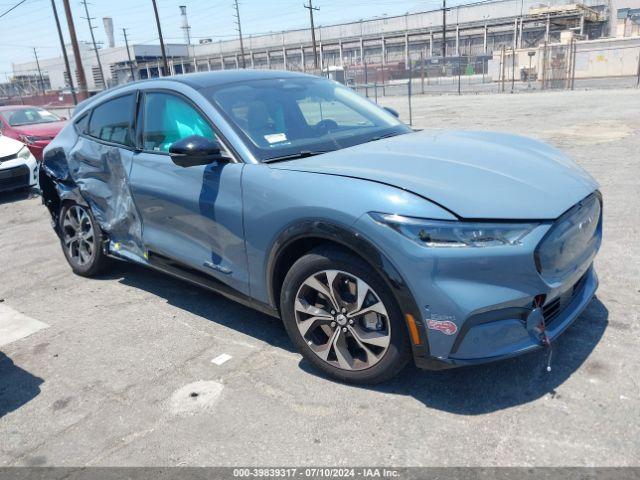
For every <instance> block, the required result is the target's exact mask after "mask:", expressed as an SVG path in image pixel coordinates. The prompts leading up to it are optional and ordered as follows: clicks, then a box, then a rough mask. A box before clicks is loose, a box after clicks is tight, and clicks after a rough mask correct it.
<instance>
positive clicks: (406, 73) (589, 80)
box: [0, 39, 640, 116]
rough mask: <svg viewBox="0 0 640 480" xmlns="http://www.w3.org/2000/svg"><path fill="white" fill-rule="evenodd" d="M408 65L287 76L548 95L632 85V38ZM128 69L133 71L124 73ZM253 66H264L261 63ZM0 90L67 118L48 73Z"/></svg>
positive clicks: (382, 88) (18, 78)
mask: <svg viewBox="0 0 640 480" xmlns="http://www.w3.org/2000/svg"><path fill="white" fill-rule="evenodd" d="M407 58H408V62H406V63H405V62H403V61H397V62H386V61H382V60H383V59H382V57H379V58H376V59H375V60H377V62H360V63H358V62H355V63H352V64H345V65H331V66H325V67H324V68H321V69H320V68H319V69H317V70H313V69H309V68H306V69H305V68H302V66H301V65H298V64H296V63H293V62H289V63H288V64H287V68H288V69H289V70H295V71H303V72H306V73H308V74H314V75H319V76H325V77H328V78H331V79H333V80H336V81H338V82H341V83H344V84H345V85H348V86H350V87H352V88H354V89H355V90H356V91H358V92H359V93H361V94H362V95H364V96H366V97H368V98H371V99H372V100H374V101H379V99H380V98H383V97H386V96H407V97H411V96H412V95H443V94H460V95H462V94H482V93H515V92H535V91H541V90H550V89H575V88H578V89H586V88H594V89H606V88H630V87H638V86H640V40H639V41H637V42H635V43H634V42H629V41H628V39H627V40H622V39H609V40H606V41H602V40H598V41H591V42H576V41H569V42H566V43H556V44H549V45H547V44H544V43H543V44H540V45H538V46H535V47H532V48H528V49H513V48H506V47H502V48H501V49H500V50H497V51H494V52H493V53H492V54H491V55H487V54H478V55H459V56H454V57H447V58H444V59H443V58H442V57H427V56H426V55H425V52H424V51H423V52H419V54H416V52H412V54H410V55H409V56H408V57H407ZM132 67H133V68H132ZM221 68H222V66H221V65H216V64H215V63H212V62H211V61H202V60H198V61H197V62H196V61H194V60H193V59H191V60H184V61H177V62H171V68H170V73H171V74H173V75H182V74H186V73H191V72H194V71H196V69H197V70H198V71H210V70H219V69H221ZM260 68H268V66H266V65H262V66H260ZM132 71H135V78H136V80H137V79H144V78H155V77H160V76H163V75H164V73H165V72H163V69H162V68H161V64H160V62H158V61H154V62H148V63H142V62H141V63H138V64H134V65H129V64H123V65H118V66H115V67H112V69H111V73H112V77H111V79H110V81H109V86H115V85H119V84H125V83H129V82H131V81H132V79H133V77H132V75H131V72H132ZM6 78H7V81H6V82H4V83H2V84H0V104H3V103H4V104H21V103H22V104H35V105H41V106H44V107H46V108H49V109H51V110H55V111H58V112H63V115H64V116H68V115H69V108H70V107H71V106H72V105H73V103H72V101H71V95H70V92H69V91H68V90H67V91H64V92H61V91H51V90H50V89H49V87H50V82H49V76H48V72H47V71H46V70H43V71H42V72H26V73H22V74H20V75H14V76H13V77H10V76H9V75H6Z"/></svg>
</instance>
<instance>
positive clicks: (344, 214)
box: [40, 70, 602, 383]
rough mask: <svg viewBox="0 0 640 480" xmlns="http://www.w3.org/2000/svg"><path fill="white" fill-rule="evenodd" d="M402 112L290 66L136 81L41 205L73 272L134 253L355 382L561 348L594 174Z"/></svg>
mask: <svg viewBox="0 0 640 480" xmlns="http://www.w3.org/2000/svg"><path fill="white" fill-rule="evenodd" d="M396 116H397V115H396V114H395V112H393V111H392V110H390V109H383V108H380V107H378V106H376V105H375V104H373V103H371V102H369V101H368V100H366V99H364V98H362V97H360V96H359V95H357V94H356V93H354V92H353V91H351V90H350V89H348V88H346V87H344V86H342V85H339V84H337V83H335V82H331V81H328V80H325V79H321V78H317V77H311V76H307V75H303V74H298V73H291V72H276V71H261V72H259V71H250V70H246V71H221V72H212V73H201V74H200V73H199V74H193V75H185V76H180V77H175V78H162V79H155V80H149V81H143V82H138V83H133V84H129V85H126V86H123V87H120V88H116V89H112V90H109V91H106V92H104V93H102V94H100V95H98V96H96V97H94V98H92V99H90V100H88V101H86V102H84V103H83V104H81V105H80V106H79V107H78V108H77V110H76V113H75V115H74V117H73V119H72V121H71V122H69V124H68V125H67V126H66V127H65V128H64V129H63V130H62V132H61V133H60V134H59V135H58V136H57V137H56V138H55V140H54V141H53V142H52V143H51V144H50V145H49V146H48V147H47V149H46V151H45V155H44V163H43V167H42V169H41V180H40V185H41V190H42V196H43V200H44V203H45V205H46V206H47V207H48V209H49V211H50V212H51V215H52V217H53V221H54V225H55V229H56V232H57V233H58V235H59V237H60V240H61V243H62V249H63V251H64V254H65V256H66V258H67V260H68V262H69V264H70V265H71V268H72V269H73V271H74V272H76V273H77V274H79V275H85V276H91V275H95V274H98V273H99V272H101V271H102V270H104V269H105V268H107V267H108V266H109V264H110V262H111V260H112V259H120V260H127V261H131V262H135V263H138V264H142V265H145V266H148V267H151V268H153V269H156V270H159V271H161V272H165V273H168V274H170V275H173V276H175V277H178V278H181V279H184V280H187V281H190V282H193V283H195V284H198V285H200V286H203V287H206V288H208V289H210V290H213V291H215V292H218V293H221V294H223V295H225V296H227V297H230V298H232V299H234V300H236V301H239V302H242V303H244V304H246V305H249V306H251V307H253V308H256V309H259V310H261V311H263V312H266V313H268V314H271V315H274V316H279V317H281V318H282V320H283V322H284V326H285V328H286V330H287V332H288V334H289V336H290V337H291V340H292V342H293V343H294V344H295V345H296V347H297V348H298V349H299V350H300V352H301V353H302V355H304V357H305V358H306V359H307V360H308V361H309V362H310V363H312V364H313V365H314V366H316V367H317V368H318V369H320V370H322V371H324V372H326V373H327V374H329V375H330V376H332V377H334V378H337V379H340V380H343V381H349V382H354V383H373V382H379V381H383V380H385V379H388V378H390V377H392V376H393V375H395V374H396V373H397V372H398V371H400V370H401V369H402V367H403V366H404V365H405V364H406V363H407V362H408V361H409V360H411V359H413V361H414V362H415V363H416V364H417V365H418V366H419V367H424V368H443V367H448V366H456V365H467V364H475V363H482V362H487V361H493V360H497V359H502V358H507V357H511V356H514V355H517V354H521V353H524V352H528V351H532V350H534V349H537V348H541V347H543V346H544V345H550V343H551V342H553V340H554V339H555V338H556V337H557V336H558V335H560V334H561V333H562V332H563V331H564V330H565V329H566V328H567V327H568V326H569V325H570V324H571V323H572V322H573V321H574V320H576V318H577V317H578V316H579V315H580V313H581V312H582V310H583V309H584V308H585V307H586V305H587V304H588V303H589V301H590V300H591V298H592V296H593V295H594V293H595V291H596V286H597V279H596V274H595V272H594V269H593V260H594V257H595V255H596V253H597V251H598V249H599V246H600V242H601V234H602V233H601V232H602V215H601V212H602V199H601V196H600V194H599V192H598V190H597V184H596V183H595V181H594V180H593V179H592V178H591V177H590V176H589V175H588V174H587V173H586V172H584V171H583V170H582V169H581V168H579V167H578V166H577V165H575V164H574V163H573V162H572V161H571V160H569V159H568V158H567V157H566V156H564V155H563V154H561V153H560V152H558V151H557V150H555V149H554V148H552V147H549V146H547V145H545V144H542V143H540V142H537V141H534V140H531V139H528V138H523V137H518V136H513V135H507V134H499V133H486V132H463V131H422V132H415V131H413V130H412V129H410V128H408V127H407V126H406V125H404V124H403V123H402V122H400V121H399V120H398V119H397V118H396Z"/></svg>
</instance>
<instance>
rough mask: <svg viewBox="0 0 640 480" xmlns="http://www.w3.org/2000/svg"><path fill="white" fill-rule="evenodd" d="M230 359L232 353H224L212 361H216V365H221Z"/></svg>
mask: <svg viewBox="0 0 640 480" xmlns="http://www.w3.org/2000/svg"><path fill="white" fill-rule="evenodd" d="M229 360H231V355H229V354H228V353H222V354H220V355H218V356H217V357H216V358H214V359H213V360H211V363H215V364H216V365H218V366H219V365H222V364H223V363H225V362H228V361H229Z"/></svg>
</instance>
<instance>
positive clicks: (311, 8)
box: [303, 0, 362, 69]
mask: <svg viewBox="0 0 640 480" xmlns="http://www.w3.org/2000/svg"><path fill="white" fill-rule="evenodd" d="M311 2H312V0H309V5H303V7H304V8H306V9H307V10H309V20H311V43H312V45H313V67H314V68H315V69H317V68H318V54H317V52H316V27H315V25H314V24H313V11H314V10H316V11H318V10H320V7H314V6H313V3H311ZM360 26H361V27H362V22H360ZM360 38H362V36H361V37H360Z"/></svg>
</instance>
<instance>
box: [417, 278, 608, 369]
mask: <svg viewBox="0 0 640 480" xmlns="http://www.w3.org/2000/svg"><path fill="white" fill-rule="evenodd" d="M597 288H598V277H597V275H596V273H595V270H594V269H593V267H590V268H589V269H588V270H587V272H586V273H585V274H584V276H583V277H581V278H580V279H579V280H578V282H576V284H574V285H573V286H571V287H570V288H569V289H567V291H565V292H563V294H562V295H561V296H560V297H557V298H556V299H554V300H552V301H551V302H548V303H547V307H548V308H546V309H545V310H548V312H549V314H548V315H545V323H546V332H547V336H548V339H549V340H550V341H551V343H553V342H554V341H555V340H556V339H557V338H558V337H559V336H560V335H561V334H562V333H563V332H564V331H565V330H566V329H567V328H568V327H569V326H570V325H571V324H572V323H574V322H575V321H576V320H577V319H578V317H579V316H580V314H581V313H582V312H583V311H584V309H585V308H586V307H587V306H588V305H589V302H590V301H591V300H592V298H593V296H594V295H595V293H596V290H597ZM563 296H564V297H565V298H566V297H568V298H566V300H564V303H563V304H562V306H559V307H558V308H557V309H556V308H554V307H555V305H556V304H558V303H559V302H562V300H561V297H563ZM530 311H531V310H530V309H526V308H522V309H505V310H504V314H503V317H504V318H501V319H497V320H491V319H487V320H486V321H484V322H482V321H481V322H479V323H476V324H475V325H470V326H469V327H468V328H466V329H465V330H464V331H462V332H461V333H460V334H459V336H458V337H457V339H456V340H457V341H456V344H455V345H454V348H453V352H452V354H451V355H450V356H448V357H446V358H438V357H429V356H416V357H415V361H416V365H417V366H418V367H420V368H425V369H429V370H437V369H445V368H451V367H456V366H463V365H476V364H482V363H489V362H495V361H499V360H504V359H507V358H511V357H515V356H518V355H522V354H525V353H528V352H531V351H534V350H537V349H540V348H543V347H544V345H543V343H542V341H541V339H540V337H539V336H537V335H535V334H534V333H532V332H531V331H528V330H527V329H526V316H527V315H528V314H529V313H530ZM498 315H500V313H499V311H498ZM496 341H498V342H501V344H500V345H496ZM480 345H492V346H493V348H494V350H493V351H492V352H491V355H489V356H486V348H479V346H480Z"/></svg>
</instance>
